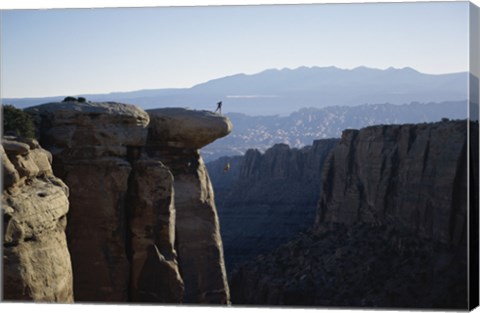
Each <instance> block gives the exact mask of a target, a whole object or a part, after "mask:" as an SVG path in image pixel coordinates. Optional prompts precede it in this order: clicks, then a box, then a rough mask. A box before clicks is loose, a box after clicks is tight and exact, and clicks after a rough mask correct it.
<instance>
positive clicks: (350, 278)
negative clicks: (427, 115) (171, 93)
mask: <svg viewBox="0 0 480 313" xmlns="http://www.w3.org/2000/svg"><path fill="white" fill-rule="evenodd" d="M26 111H27V112H28V113H29V114H31V115H32V116H33V117H34V120H35V123H36V126H37V129H38V131H39V140H38V142H37V141H36V140H33V139H25V138H20V137H15V136H4V138H3V139H2V150H0V152H1V153H2V166H3V173H4V190H3V196H2V207H3V215H4V243H3V246H4V251H5V254H4V273H6V276H5V283H4V287H5V288H4V290H5V299H10V300H33V301H37V302H62V303H71V302H93V303H100V302H102V303H126V302H134V303H187V304H188V303H190V304H193V303H197V304H221V305H228V304H233V305H273V306H275V305H282V306H329V307H332V306H333V307H343V306H350V307H352V306H360V307H380V308H382V307H383V308H385V307H389V308H391V307H396V308H414V307H415V308H443V309H465V308H467V307H468V301H469V299H468V290H467V285H468V275H469V270H470V268H469V263H468V255H467V251H468V239H469V227H472V224H469V223H471V221H469V220H468V216H469V212H471V211H472V210H473V212H476V211H475V210H477V211H478V195H477V198H475V196H471V195H472V194H473V195H475V188H476V190H478V122H468V121H466V120H451V121H450V120H447V119H444V120H443V121H441V122H436V123H421V124H402V125H377V126H370V127H366V128H362V129H359V130H357V129H346V130H344V131H343V133H342V136H341V138H340V139H320V140H315V141H313V143H312V145H310V146H306V147H303V148H295V147H290V146H288V145H286V144H276V145H274V146H273V147H271V148H269V149H267V150H266V151H265V152H263V153H262V152H260V151H259V150H256V149H250V150H248V151H247V152H246V153H245V155H244V156H233V157H222V158H220V159H217V160H216V161H213V162H209V163H207V164H205V163H204V161H203V158H202V156H201V154H200V149H201V148H203V147H205V146H206V145H209V144H210V143H212V142H214V141H215V140H216V139H218V138H222V137H225V136H227V135H228V134H229V133H230V132H231V131H232V127H233V126H232V123H231V122H230V121H229V119H228V118H227V117H225V116H221V115H218V114H214V113H211V112H208V111H195V110H190V109H182V108H164V109H152V110H147V111H144V110H143V109H141V108H139V107H136V106H134V105H128V104H121V103H116V102H108V103H107V102H88V101H86V102H78V101H76V100H75V99H72V100H70V101H64V102H55V103H48V104H44V105H39V106H36V107H31V108H28V109H26ZM468 179H470V181H468ZM472 188H473V189H472ZM472 190H473V193H472ZM214 191H215V193H214ZM470 197H471V199H470ZM469 199H470V200H473V202H469ZM475 199H476V200H475ZM475 201H477V202H476V203H475ZM473 226H475V225H473ZM476 227H478V225H477V226H476ZM227 273H228V276H227Z"/></svg>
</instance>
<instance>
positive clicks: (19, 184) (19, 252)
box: [0, 137, 73, 303]
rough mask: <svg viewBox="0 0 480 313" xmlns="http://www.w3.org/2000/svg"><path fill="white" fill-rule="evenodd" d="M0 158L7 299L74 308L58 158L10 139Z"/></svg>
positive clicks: (65, 197)
mask: <svg viewBox="0 0 480 313" xmlns="http://www.w3.org/2000/svg"><path fill="white" fill-rule="evenodd" d="M0 153H1V159H2V167H3V193H2V211H3V212H2V213H3V288H2V289H3V299H5V300H7V301H36V302H63V303H71V302H73V283H72V265H71V262H70V255H69V251H68V248H67V241H66V238H65V225H66V223H67V219H66V215H67V212H68V192H69V191H68V187H67V186H66V185H65V184H64V183H63V182H62V181H61V180H60V179H58V178H57V177H55V176H54V175H53V172H52V168H51V165H50V164H51V161H52V156H51V154H50V153H49V152H48V151H45V150H43V149H42V148H40V146H39V144H38V142H37V141H35V140H33V139H24V138H19V137H4V138H3V140H2V146H0Z"/></svg>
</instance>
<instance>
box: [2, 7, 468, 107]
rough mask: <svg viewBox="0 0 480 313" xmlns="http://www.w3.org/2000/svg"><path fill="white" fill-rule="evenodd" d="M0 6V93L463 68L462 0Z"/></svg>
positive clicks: (465, 29) (465, 14) (465, 59)
mask: <svg viewBox="0 0 480 313" xmlns="http://www.w3.org/2000/svg"><path fill="white" fill-rule="evenodd" d="M0 14H1V16H0V18H1V37H0V40H1V54H0V61H1V64H0V65H1V72H0V75H1V81H0V92H1V97H2V98H23V97H44V96H57V95H78V94H92V93H107V92H114V91H133V90H141V89H156V88H184V87H191V86H193V85H195V84H198V83H202V82H205V81H208V80H211V79H215V78H219V77H223V76H228V75H234V74H237V73H246V74H253V73H257V72H260V71H263V70H265V69H270V68H278V69H281V68H285V67H287V68H297V67H300V66H320V67H322V66H336V67H339V68H349V69H351V68H355V67H358V66H367V67H373V68H381V69H384V68H388V67H396V68H403V67H412V68H415V69H416V70H418V71H421V72H424V73H431V74H439V73H453V72H461V71H468V2H429V3H422V2H415V3H382V4H377V3H367V4H358V3H357V4H355V3H354V4H314V5H276V6H272V5H264V6H209V7H160V8H103V9H101V8H94V9H92V8H90V9H88V8H87V9H49V10H8V9H7V10H2V11H1V12H0Z"/></svg>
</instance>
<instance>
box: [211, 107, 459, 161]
mask: <svg viewBox="0 0 480 313" xmlns="http://www.w3.org/2000/svg"><path fill="white" fill-rule="evenodd" d="M227 116H228V117H229V119H230V120H231V121H232V123H233V131H232V133H231V134H230V135H229V136H227V137H225V138H221V139H219V140H217V141H215V142H214V143H212V144H210V145H208V146H207V147H205V148H204V149H202V154H203V157H204V159H205V160H206V161H207V162H208V161H212V160H215V159H217V158H219V157H221V156H231V155H241V154H243V153H245V151H247V150H248V149H250V148H255V149H259V150H260V151H265V150H266V149H268V148H270V147H272V146H273V145H274V144H277V143H285V144H288V145H289V146H290V147H292V148H301V147H303V146H305V145H310V144H311V143H312V142H313V141H314V140H316V139H325V138H339V137H340V136H341V133H342V131H343V130H344V129H349V128H355V129H359V128H362V127H366V126H371V125H378V124H403V123H424V122H427V123H428V122H436V121H440V120H441V119H442V118H448V119H465V118H466V117H467V101H466V100H465V101H452V102H441V103H417V102H413V103H410V104H404V105H394V104H388V103H387V104H364V105H358V106H332V107H326V108H322V109H318V108H304V109H300V110H298V111H296V112H294V113H292V114H290V115H288V116H278V115H276V116H248V115H245V114H239V113H227Z"/></svg>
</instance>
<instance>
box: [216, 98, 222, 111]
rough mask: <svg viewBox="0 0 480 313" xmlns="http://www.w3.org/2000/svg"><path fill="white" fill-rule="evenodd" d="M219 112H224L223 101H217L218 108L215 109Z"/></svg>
mask: <svg viewBox="0 0 480 313" xmlns="http://www.w3.org/2000/svg"><path fill="white" fill-rule="evenodd" d="M217 112H218V113H220V114H222V101H220V102H218V103H217V109H216V110H215V113H217Z"/></svg>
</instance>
